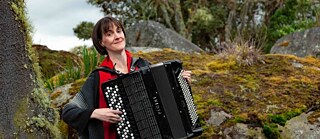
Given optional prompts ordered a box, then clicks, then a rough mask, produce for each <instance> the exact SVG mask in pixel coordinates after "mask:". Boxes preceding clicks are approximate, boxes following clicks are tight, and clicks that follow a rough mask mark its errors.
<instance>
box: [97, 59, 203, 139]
mask: <svg viewBox="0 0 320 139" xmlns="http://www.w3.org/2000/svg"><path fill="white" fill-rule="evenodd" d="M182 72H183V70H182V63H181V62H180V61H177V60H173V61H167V62H163V63H159V64H155V65H151V66H148V67H143V68H141V69H140V70H138V71H134V72H131V73H129V74H125V75H122V76H120V77H118V78H117V79H114V80H110V81H107V82H105V83H103V84H102V89H103V92H104V96H105V98H106V101H107V103H108V106H109V108H111V109H117V110H120V111H122V112H123V114H122V115H120V116H121V118H122V121H121V122H119V123H118V124H116V126H117V132H118V136H119V137H120V138H122V139H127V138H130V139H133V138H137V139H140V138H142V139H155V138H164V139H180V138H192V137H195V136H199V135H201V134H202V131H203V129H202V127H201V125H200V122H199V117H198V114H197V110H196V106H195V104H194V102H193V97H192V92H191V88H190V86H189V84H188V83H187V81H186V79H184V78H183V77H182V75H181V74H182Z"/></svg>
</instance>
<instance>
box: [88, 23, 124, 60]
mask: <svg viewBox="0 0 320 139" xmlns="http://www.w3.org/2000/svg"><path fill="white" fill-rule="evenodd" d="M112 25H115V26H116V27H120V28H121V29H122V31H123V33H124V36H126V32H125V31H124V27H123V25H122V23H121V22H120V21H119V20H117V19H115V18H113V17H103V18H101V19H100V20H99V21H98V22H97V23H96V24H95V25H94V28H93V31H92V35H91V38H92V42H93V45H94V47H95V48H96V50H97V51H98V52H99V53H100V54H102V55H107V54H108V52H107V50H106V48H104V47H102V46H101V41H102V36H103V34H104V33H106V32H108V31H109V29H110V28H111V27H112Z"/></svg>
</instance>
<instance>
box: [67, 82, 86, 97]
mask: <svg viewBox="0 0 320 139" xmlns="http://www.w3.org/2000/svg"><path fill="white" fill-rule="evenodd" d="M85 81H86V78H82V79H79V80H76V81H75V82H74V83H73V84H72V85H71V88H70V89H69V94H70V95H71V96H73V95H75V94H77V93H78V92H79V91H80V89H81V87H82V85H83V84H84V82H85Z"/></svg>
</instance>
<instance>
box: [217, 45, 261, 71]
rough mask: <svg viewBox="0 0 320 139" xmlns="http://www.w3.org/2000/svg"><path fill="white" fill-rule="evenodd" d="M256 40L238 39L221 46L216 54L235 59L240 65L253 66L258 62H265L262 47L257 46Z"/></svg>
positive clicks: (223, 57) (227, 58)
mask: <svg viewBox="0 0 320 139" xmlns="http://www.w3.org/2000/svg"><path fill="white" fill-rule="evenodd" d="M254 44H255V43H254V42H249V41H243V40H242V39H236V40H234V41H233V42H230V43H226V44H224V45H223V46H220V49H219V50H217V51H216V54H217V56H218V57H219V58H221V59H226V60H232V61H233V60H234V61H235V62H236V64H238V65H239V66H251V65H253V64H255V63H257V62H262V63H263V62H264V56H263V52H262V50H261V47H256V46H255V45H254Z"/></svg>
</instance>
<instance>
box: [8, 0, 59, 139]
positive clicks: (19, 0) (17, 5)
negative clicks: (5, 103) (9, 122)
mask: <svg viewBox="0 0 320 139" xmlns="http://www.w3.org/2000/svg"><path fill="white" fill-rule="evenodd" d="M10 4H11V9H12V11H13V12H14V13H15V15H16V17H15V20H17V21H18V22H20V26H19V28H20V31H21V33H23V34H24V36H25V44H26V46H25V47H22V48H23V49H26V51H27V52H28V57H29V59H30V61H31V62H30V63H31V64H30V65H28V64H26V65H24V67H25V68H27V69H32V71H33V72H34V74H35V75H34V74H33V73H32V74H31V75H30V77H31V79H32V80H33V83H34V85H35V87H34V90H33V92H32V93H31V95H32V97H33V99H34V100H36V103H37V104H38V105H40V107H41V108H44V109H47V108H49V107H50V105H49V104H50V102H49V99H48V97H47V96H46V94H45V91H44V90H43V88H44V87H43V81H42V79H41V78H42V74H41V72H40V68H39V64H38V62H37V61H38V58H37V57H36V54H35V52H34V51H33V49H32V48H31V46H32V38H31V35H30V34H31V33H32V26H31V25H30V24H29V21H28V18H27V16H26V11H25V9H26V5H25V1H23V0H15V1H13V2H11V3H10ZM28 99H29V98H26V99H24V100H23V102H25V103H23V104H22V103H20V104H19V109H20V110H21V111H17V113H15V116H14V123H15V124H16V126H18V127H19V128H27V126H28V123H25V124H23V122H26V121H27V119H28V117H27V112H26V110H27V109H26V107H28V106H30V104H29V103H33V102H28ZM44 113H46V112H44ZM24 114H26V115H24ZM56 117H59V115H58V114H56V115H55V118H56ZM56 120H57V119H56ZM43 121H46V120H43ZM43 126H44V127H46V128H47V129H49V130H48V131H49V132H50V133H52V134H53V135H55V137H58V136H59V131H58V130H57V128H56V127H55V126H54V124H52V123H51V122H48V121H47V122H46V123H45V124H43ZM25 130H27V131H25V132H26V133H30V132H32V131H33V129H28V128H27V129H25ZM29 136H30V137H29V138H35V137H33V136H34V135H33V134H29Z"/></svg>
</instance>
